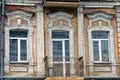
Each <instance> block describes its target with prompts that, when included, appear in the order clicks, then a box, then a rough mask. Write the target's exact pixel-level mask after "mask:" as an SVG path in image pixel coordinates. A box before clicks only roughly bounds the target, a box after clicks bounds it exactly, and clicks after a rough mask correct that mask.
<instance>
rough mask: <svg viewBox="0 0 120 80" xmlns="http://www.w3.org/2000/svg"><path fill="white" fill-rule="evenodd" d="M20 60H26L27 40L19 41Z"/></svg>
mask: <svg viewBox="0 0 120 80" xmlns="http://www.w3.org/2000/svg"><path fill="white" fill-rule="evenodd" d="M20 52H21V53H20V60H22V61H25V60H27V40H21V41H20Z"/></svg>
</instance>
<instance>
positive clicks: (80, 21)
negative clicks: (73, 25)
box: [77, 6, 86, 71]
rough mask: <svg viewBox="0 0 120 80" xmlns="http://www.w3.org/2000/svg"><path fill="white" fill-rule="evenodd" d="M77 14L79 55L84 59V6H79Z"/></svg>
mask: <svg viewBox="0 0 120 80" xmlns="http://www.w3.org/2000/svg"><path fill="white" fill-rule="evenodd" d="M77 15H78V55H79V58H80V57H83V59H85V55H84V54H85V51H84V49H85V46H84V15H83V7H82V6H80V7H78V8H77ZM85 69H86V68H85ZM85 69H84V70H85ZM85 71H86V70H85Z"/></svg>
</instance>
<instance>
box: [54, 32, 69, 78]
mask: <svg viewBox="0 0 120 80" xmlns="http://www.w3.org/2000/svg"><path fill="white" fill-rule="evenodd" d="M52 55H53V67H54V69H55V70H54V74H55V76H70V53H69V32H67V31H53V32H52Z"/></svg>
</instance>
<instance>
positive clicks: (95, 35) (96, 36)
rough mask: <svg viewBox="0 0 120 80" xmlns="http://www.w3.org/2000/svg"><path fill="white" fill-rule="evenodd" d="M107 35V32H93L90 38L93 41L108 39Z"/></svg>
mask: <svg viewBox="0 0 120 80" xmlns="http://www.w3.org/2000/svg"><path fill="white" fill-rule="evenodd" d="M108 33H109V32H107V31H93V32H92V38H93V39H108Z"/></svg>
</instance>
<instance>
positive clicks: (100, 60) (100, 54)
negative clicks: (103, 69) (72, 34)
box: [92, 33, 110, 63]
mask: <svg viewBox="0 0 120 80" xmlns="http://www.w3.org/2000/svg"><path fill="white" fill-rule="evenodd" d="M108 34H109V33H108ZM102 40H106V41H108V45H110V44H109V35H108V39H92V46H93V41H98V48H99V61H95V60H94V53H93V60H94V62H98V63H100V62H101V63H102V62H109V61H110V56H109V61H102V52H101V41H102ZM92 48H93V47H92ZM108 50H110V47H109V46H108ZM93 51H94V50H93V49H92V52H93ZM109 55H110V51H109Z"/></svg>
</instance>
